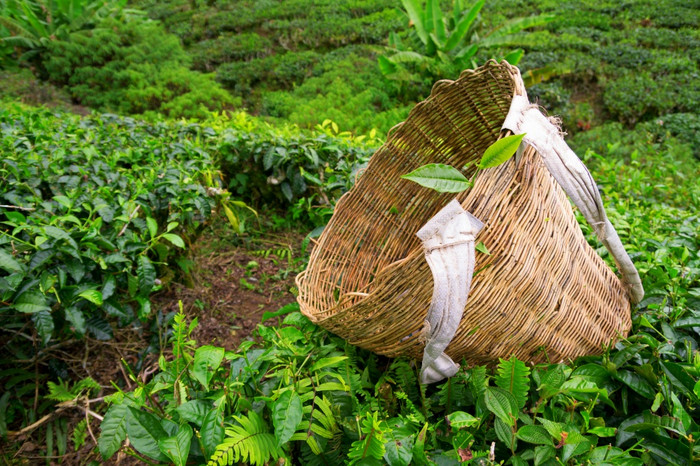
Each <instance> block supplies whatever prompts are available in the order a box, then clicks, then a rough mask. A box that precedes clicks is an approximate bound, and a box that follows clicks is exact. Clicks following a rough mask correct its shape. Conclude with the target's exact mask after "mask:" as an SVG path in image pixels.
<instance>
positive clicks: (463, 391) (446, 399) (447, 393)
mask: <svg viewBox="0 0 700 466" xmlns="http://www.w3.org/2000/svg"><path fill="white" fill-rule="evenodd" d="M465 375H466V373H465V372H463V371H460V372H458V373H457V374H456V375H455V376H454V377H450V378H449V379H447V382H445V383H444V384H442V386H440V391H439V392H438V396H439V398H440V406H444V407H445V409H446V410H447V412H448V413H449V412H452V411H453V409H454V408H461V407H463V406H469V405H471V404H474V400H473V398H472V396H471V393H470V391H469V389H468V386H467V384H468V381H467V378H466V376H465Z"/></svg>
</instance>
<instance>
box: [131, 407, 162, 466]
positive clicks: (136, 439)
mask: <svg viewBox="0 0 700 466" xmlns="http://www.w3.org/2000/svg"><path fill="white" fill-rule="evenodd" d="M127 409H128V410H129V411H128V412H129V414H128V415H127V419H126V433H127V435H128V436H129V441H130V442H131V445H132V446H133V447H134V448H136V450H138V451H139V452H140V453H142V454H144V455H146V456H148V457H150V458H153V459H154V460H157V461H166V460H167V459H168V458H167V456H165V455H164V454H163V453H162V452H161V451H160V447H159V446H158V440H160V439H162V438H166V437H167V436H168V434H167V432H165V430H164V429H163V426H161V425H160V422H158V418H157V417H156V416H154V415H153V414H151V413H147V412H145V411H142V410H140V409H138V408H134V407H131V406H129V407H128V408H127Z"/></svg>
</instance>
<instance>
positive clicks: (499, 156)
mask: <svg viewBox="0 0 700 466" xmlns="http://www.w3.org/2000/svg"><path fill="white" fill-rule="evenodd" d="M524 137H525V133H522V134H514V135H512V136H506V137H504V138H501V139H499V140H498V141H496V142H494V143H493V144H491V145H490V146H489V148H488V149H486V151H485V152H484V155H483V157H481V162H479V168H481V169H486V168H493V167H497V166H499V165H500V164H502V163H503V162H505V161H506V160H508V159H510V158H511V157H513V155H515V152H516V151H517V150H518V147H519V146H520V143H521V142H522V140H523V138H524Z"/></svg>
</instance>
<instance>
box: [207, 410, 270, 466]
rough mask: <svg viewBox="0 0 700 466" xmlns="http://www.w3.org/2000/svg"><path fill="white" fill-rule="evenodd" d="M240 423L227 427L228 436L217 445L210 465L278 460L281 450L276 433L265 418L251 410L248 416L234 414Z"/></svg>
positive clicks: (220, 465)
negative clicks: (271, 429) (269, 428)
mask: <svg viewBox="0 0 700 466" xmlns="http://www.w3.org/2000/svg"><path fill="white" fill-rule="evenodd" d="M234 419H235V420H236V422H238V423H239V424H240V425H237V426H236V425H234V426H230V427H228V428H226V438H225V439H224V441H223V442H221V444H220V445H218V446H217V447H216V451H214V454H213V455H212V457H211V458H210V459H209V463H208V465H209V466H223V465H231V464H234V463H238V462H242V463H245V464H252V465H255V466H263V465H264V464H265V463H267V462H268V461H270V459H273V460H276V459H277V458H279V457H280V455H281V453H282V452H281V451H280V449H279V447H278V446H277V441H276V440H275V436H274V434H271V433H270V432H268V430H267V426H266V425H265V422H264V421H263V419H262V418H261V417H260V416H259V415H258V414H257V413H256V412H255V411H250V413H249V414H248V416H234Z"/></svg>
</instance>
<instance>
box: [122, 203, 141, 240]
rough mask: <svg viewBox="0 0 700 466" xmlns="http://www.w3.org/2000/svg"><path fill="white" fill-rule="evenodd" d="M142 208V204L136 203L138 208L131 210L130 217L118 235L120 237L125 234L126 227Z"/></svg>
mask: <svg viewBox="0 0 700 466" xmlns="http://www.w3.org/2000/svg"><path fill="white" fill-rule="evenodd" d="M140 208H141V204H136V208H135V209H134V210H133V211H132V212H131V214H129V219H128V220H127V221H126V223H125V224H124V226H123V227H122V229H121V231H120V232H119V234H118V235H117V238H119V237H120V236H121V235H123V234H124V232H125V231H126V227H128V226H129V223H131V220H132V219H133V218H134V217H135V216H136V214H137V213H138V211H139V209H140Z"/></svg>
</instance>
